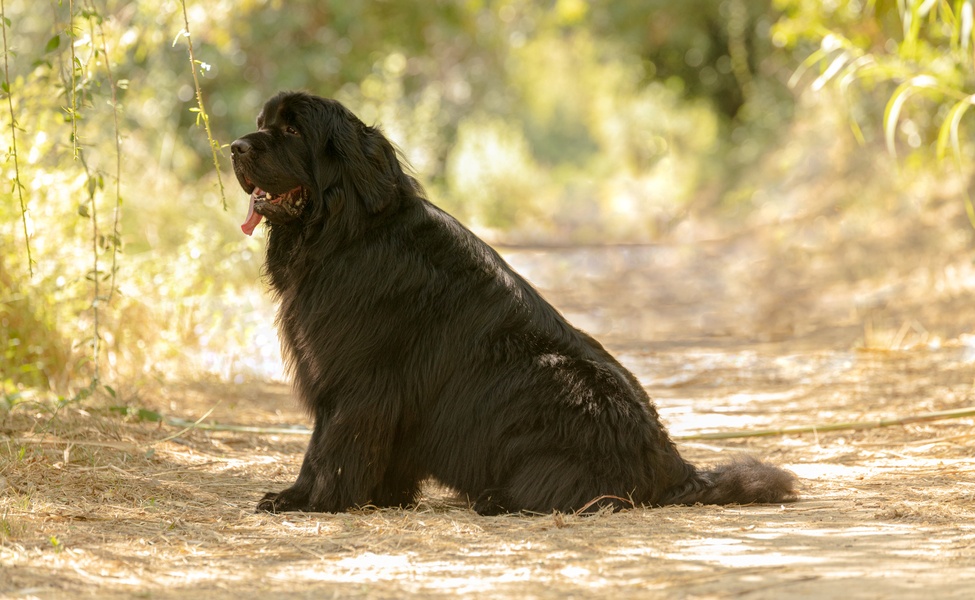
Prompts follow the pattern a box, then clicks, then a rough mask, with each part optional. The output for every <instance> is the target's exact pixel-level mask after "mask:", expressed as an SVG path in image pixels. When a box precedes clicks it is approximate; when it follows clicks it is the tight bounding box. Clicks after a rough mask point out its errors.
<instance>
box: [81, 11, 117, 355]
mask: <svg viewBox="0 0 975 600" xmlns="http://www.w3.org/2000/svg"><path fill="white" fill-rule="evenodd" d="M88 7H89V10H90V12H91V13H92V14H94V13H95V8H94V6H92V5H91V4H90V3H89V4H88ZM98 34H99V36H100V37H101V41H102V47H101V52H102V57H103V58H104V59H105V74H106V76H107V77H108V86H109V88H111V90H112V118H113V120H114V125H115V215H114V224H113V225H112V240H111V244H112V274H111V277H112V279H111V284H110V285H109V288H108V296H107V297H106V298H105V301H106V302H110V301H111V299H112V295H113V294H114V293H115V276H116V274H117V273H118V253H119V246H120V245H121V243H122V234H121V232H120V231H119V219H120V217H121V215H122V132H121V129H120V128H119V120H118V109H119V107H118V86H117V85H116V83H115V78H114V76H113V75H112V62H111V60H109V57H108V44H107V42H106V41H105V28H104V27H102V24H101V21H99V22H98ZM94 42H95V40H94V38H92V44H94ZM95 276H96V277H97V276H98V273H97V272H96V273H95ZM96 359H97V356H96Z"/></svg>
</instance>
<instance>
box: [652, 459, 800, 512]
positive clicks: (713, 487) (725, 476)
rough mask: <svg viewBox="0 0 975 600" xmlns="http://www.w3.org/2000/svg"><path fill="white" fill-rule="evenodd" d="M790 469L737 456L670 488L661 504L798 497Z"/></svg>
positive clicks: (769, 501)
mask: <svg viewBox="0 0 975 600" xmlns="http://www.w3.org/2000/svg"><path fill="white" fill-rule="evenodd" d="M796 484H797V479H796V476H795V475H793V474H792V473H790V472H788V471H786V470H784V469H780V468H779V467H776V466H773V465H770V464H768V463H763V462H761V461H759V460H758V459H756V458H752V457H745V458H738V459H735V460H733V461H731V462H729V463H725V464H723V465H718V466H717V467H714V468H712V469H708V470H703V471H698V472H697V473H696V477H693V478H692V479H691V480H690V481H688V482H687V483H685V484H684V485H682V486H680V487H679V488H677V489H675V490H672V491H671V493H670V494H668V495H667V497H666V498H664V500H663V502H661V504H697V503H701V504H752V503H757V504H774V503H778V502H794V501H795V500H797V499H798V494H797V492H796Z"/></svg>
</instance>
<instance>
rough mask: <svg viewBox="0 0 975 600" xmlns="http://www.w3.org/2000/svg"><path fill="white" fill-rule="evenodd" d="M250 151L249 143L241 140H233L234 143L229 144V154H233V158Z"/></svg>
mask: <svg viewBox="0 0 975 600" xmlns="http://www.w3.org/2000/svg"><path fill="white" fill-rule="evenodd" d="M250 149H251V143H250V142H248V141H247V140H245V139H243V138H241V139H239V140H235V141H234V143H232V144H230V153H231V154H233V155H234V156H237V155H240V154H247V153H248V152H249V151H250Z"/></svg>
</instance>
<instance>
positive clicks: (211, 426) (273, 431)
mask: <svg viewBox="0 0 975 600" xmlns="http://www.w3.org/2000/svg"><path fill="white" fill-rule="evenodd" d="M204 416H206V415H204ZM163 422H164V423H166V425H171V426H173V427H186V428H187V429H201V430H205V431H233V432H235V433H263V434H267V435H289V434H290V435H311V429H308V428H307V427H304V426H302V425H286V426H284V427H258V426H255V425H223V424H220V423H203V422H200V421H195V422H194V421H187V420H186V419H180V418H178V417H165V418H163Z"/></svg>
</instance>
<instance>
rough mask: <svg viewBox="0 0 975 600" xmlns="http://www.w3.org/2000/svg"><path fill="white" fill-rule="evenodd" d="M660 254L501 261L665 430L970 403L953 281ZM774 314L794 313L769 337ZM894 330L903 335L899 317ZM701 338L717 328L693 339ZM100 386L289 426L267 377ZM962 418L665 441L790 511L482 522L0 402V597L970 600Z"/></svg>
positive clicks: (973, 501)
mask: <svg viewBox="0 0 975 600" xmlns="http://www.w3.org/2000/svg"><path fill="white" fill-rule="evenodd" d="M663 251H665V249H660V248H656V249H649V250H646V252H648V253H650V254H651V255H650V256H645V255H641V254H640V253H639V251H638V250H633V249H616V250H613V251H596V252H595V253H594V254H592V255H589V256H581V257H580V256H571V255H569V256H567V253H560V254H557V255H556V254H551V255H549V256H548V258H546V257H545V255H544V253H537V252H527V251H526V252H522V253H511V256H510V257H511V259H512V260H513V261H514V262H516V266H517V267H518V268H519V269H521V270H523V271H526V272H527V273H528V275H529V278H530V279H533V280H534V281H536V282H539V284H540V285H541V286H542V287H543V288H544V289H545V291H546V292H547V293H549V294H550V295H551V296H552V297H553V299H554V300H555V301H556V303H557V304H558V305H559V306H561V307H562V308H563V309H564V310H565V311H566V312H567V313H568V314H569V316H570V319H572V320H573V321H575V322H578V323H579V324H580V325H582V326H584V327H585V328H587V329H589V330H591V331H593V332H594V333H596V334H597V337H600V338H601V339H604V340H606V341H607V343H608V344H609V345H610V346H611V347H612V348H613V349H614V350H615V351H616V352H617V353H618V354H619V355H620V357H621V359H622V360H623V361H624V362H625V363H626V364H627V365H628V366H629V367H630V368H631V369H632V370H633V371H634V372H635V373H636V375H637V376H638V377H639V378H640V380H641V381H642V382H643V383H644V385H646V386H647V388H648V389H650V390H651V392H652V393H653V395H654V396H655V397H656V398H657V403H658V406H659V408H660V411H661V414H662V416H663V418H664V420H665V422H666V423H667V424H668V426H669V427H670V429H671V432H672V433H674V434H675V435H678V436H687V435H691V434H698V433H707V432H717V431H728V430H758V429H769V428H788V427H793V426H799V425H806V424H809V423H813V422H815V423H820V422H827V423H829V422H834V423H839V422H847V421H855V422H867V421H877V420H880V419H890V418H895V417H903V416H910V415H916V414H920V413H930V412H934V411H945V410H954V409H960V408H964V407H969V406H972V405H973V404H975V394H973V386H972V384H973V376H975V369H973V364H975V350H973V349H972V348H973V347H975V344H972V341H971V340H972V338H970V337H965V335H964V334H963V332H964V329H960V330H959V328H963V327H968V328H969V329H970V327H971V323H972V322H975V321H973V320H971V319H970V318H971V317H975V309H972V308H971V307H972V306H975V303H973V302H972V301H971V300H972V297H973V295H975V294H973V293H972V292H973V290H972V289H969V288H966V287H965V286H964V285H962V286H960V287H959V286H956V287H954V288H951V287H950V286H947V287H946V286H942V287H941V288H939V289H941V290H948V291H943V292H938V293H929V294H926V295H922V294H916V293H915V292H914V291H912V290H908V291H907V292H905V293H904V294H902V295H901V296H896V295H891V296H890V297H888V298H887V299H886V300H885V301H886V302H887V303H888V306H889V308H876V307H874V308H870V312H869V313H867V312H862V311H861V312H859V313H858V312H856V311H851V310H850V309H849V306H853V305H854V304H855V302H854V300H855V299H856V298H857V297H860V296H859V295H863V294H868V295H869V294H872V293H875V290H873V289H871V288H870V286H867V287H866V289H864V284H863V282H862V281H858V282H842V281H840V282H839V283H836V282H834V283H832V284H829V285H825V284H824V282H821V281H817V280H815V278H811V279H803V278H802V277H798V276H797V277H798V279H796V280H789V281H788V282H786V283H787V285H786V286H785V288H784V289H785V292H782V289H783V288H779V287H776V286H764V287H763V286H761V285H758V283H757V280H758V279H760V278H761V277H762V276H763V274H762V273H761V272H755V271H754V269H753V270H752V271H749V272H748V273H749V274H748V276H749V277H752V278H753V279H752V281H751V283H749V282H747V281H744V282H743V281H742V277H745V273H744V272H743V271H741V270H737V271H736V270H735V268H734V264H731V263H727V262H724V263H723V262H722V261H723V260H725V257H726V256H727V254H726V253H725V254H720V255H718V259H716V258H715V255H713V254H704V255H701V256H697V257H695V256H691V257H690V258H686V256H687V253H686V251H685V250H684V249H680V248H678V249H675V250H674V255H673V256H670V257H669V259H668V257H667V256H663V257H661V252H663ZM682 257H684V258H682ZM670 259H672V260H670ZM566 261H567V262H568V263H570V264H575V265H578V264H587V265H589V270H588V271H580V270H576V271H574V273H575V276H576V279H575V280H573V281H572V283H571V286H570V285H569V284H568V283H566V284H564V285H563V284H560V283H559V282H561V281H568V278H567V277H563V275H564V274H561V275H560V271H559V269H560V268H561V266H560V265H563V264H566ZM682 261H683V262H682ZM735 264H738V263H735ZM742 264H751V265H754V264H755V263H754V262H751V263H748V261H747V260H746V261H743V263H742ZM959 269H961V270H960V271H956V272H967V271H964V265H962V266H961V267H959ZM580 273H581V275H580ZM718 273H728V275H727V277H728V279H726V280H721V281H718V280H716V279H714V278H715V277H719V275H718ZM834 273H835V271H834ZM614 277H615V278H616V279H614ZM803 277H804V276H803ZM715 281H718V283H715ZM560 285H563V287H560ZM876 285H877V286H880V284H879V283H878V284H876ZM884 285H886V284H884ZM966 285H968V284H966ZM715 286H718V287H719V288H721V289H723V290H724V292H725V293H724V295H723V296H718V295H715V294H714V293H712V292H713V288H714V287H715ZM800 288H801V289H800ZM624 289H625V290H626V293H625V294H624V293H622V292H621V290H624ZM884 289H886V288H884ZM905 289H907V288H905ZM709 290H711V291H709ZM755 290H762V293H761V294H757V293H755ZM796 290H800V292H801V291H802V290H805V291H804V292H802V293H800V292H797V291H796ZM811 290H815V291H816V293H815V294H813V293H812V292H811ZM952 290H954V291H952ZM777 293H778V294H780V295H779V296H776V295H775V294H777ZM885 293H886V292H885ZM797 294H798V296H797ZM939 294H940V295H939ZM796 297H801V298H802V304H801V305H797V304H796V301H795V300H794V299H795V298H796ZM688 298H691V299H693V298H696V300H693V302H696V304H694V303H692V304H691V305H688V304H687V302H688V301H691V300H688ZM776 298H778V300H776ZM966 298H967V300H965V301H964V302H963V301H962V300H963V299H966ZM915 299H916V300H917V301H915ZM774 306H785V307H792V308H795V307H796V306H799V307H800V308H801V310H802V311H803V312H802V315H803V318H802V319H801V320H795V316H793V317H790V318H792V319H793V321H791V322H792V323H793V325H790V326H789V327H787V328H785V329H784V330H783V331H786V332H787V333H788V332H791V333H788V335H786V334H783V333H781V331H780V330H778V329H776V327H778V326H779V325H781V324H782V323H783V321H782V319H783V318H785V317H782V314H783V312H782V311H778V310H771V309H770V308H769V307H774ZM841 306H846V307H847V308H846V309H845V310H846V312H845V313H844V312H843V310H842V309H838V308H837V307H841ZM871 306H873V305H871ZM866 310H867V309H863V311H866ZM915 317H917V318H922V317H923V320H924V322H925V327H926V329H925V330H924V331H926V332H928V333H927V334H926V335H927V337H924V339H922V334H921V333H920V332H921V331H922V330H921V329H918V328H916V327H910V328H908V330H905V329H904V328H903V327H902V323H905V322H908V320H909V319H912V318H915ZM767 319H773V321H774V323H775V324H776V326H775V327H772V325H768V321H767ZM939 319H941V320H940V321H939ZM966 319H968V320H967V321H965V320H966ZM959 321H965V322H967V323H968V325H967V326H966V325H964V324H960V323H957V322H959ZM866 322H870V323H872V324H873V325H872V329H871V331H872V333H870V335H869V336H868V335H867V328H866V327H865V325H864V323H866ZM953 327H954V328H955V329H952V328H953ZM715 328H719V329H720V330H721V331H723V332H724V333H723V334H722V335H718V336H712V337H710V338H708V337H705V336H704V333H703V332H706V331H715V330H716V329H715ZM885 331H887V332H891V333H890V335H889V336H888V337H886V338H884V337H883V336H884V335H886V334H885V333H884V332H885ZM768 332H773V333H775V335H771V334H770V335H769V336H766V335H765V334H766V333H768ZM938 332H941V333H938ZM783 336H784V337H783ZM870 336H873V337H870ZM935 336H940V338H938V339H936V337H935ZM880 339H887V340H897V343H896V344H894V343H888V344H887V345H879V344H878V343H877V340H880ZM646 340H653V341H652V342H646ZM857 347H859V348H860V349H859V350H858V349H857ZM121 398H122V399H123V400H124V401H125V402H127V403H128V404H130V405H131V406H136V407H143V408H146V409H149V410H154V411H158V412H160V413H164V414H167V415H171V416H174V417H179V418H182V419H186V420H188V421H190V422H193V421H196V420H197V419H199V418H200V417H201V416H203V415H206V414H207V413H208V411H212V412H210V413H209V416H208V417H207V419H206V421H207V422H215V423H235V424H243V425H251V426H259V427H271V426H273V427H283V426H287V425H291V424H304V423H306V417H305V416H304V415H303V414H301V412H300V411H299V410H297V408H296V407H295V406H294V403H293V402H292V400H291V399H290V396H289V394H288V391H287V389H286V388H285V387H284V386H281V385H274V384H267V385H250V384H249V385H242V386H223V385H218V384H177V383H170V384H167V385H155V384H154V385H153V386H151V387H149V386H140V387H138V388H132V389H129V390H121ZM973 426H975V420H973V418H972V417H970V416H968V417H963V418H957V419H952V420H943V421H935V422H921V423H910V424H905V425H900V426H895V427H888V428H883V429H872V430H863V431H839V432H822V431H818V430H817V431H811V432H808V433H802V434H791V435H786V436H774V437H763V438H748V439H724V440H722V439H713V440H694V441H691V440H687V441H684V442H682V444H681V445H682V449H683V451H684V452H685V454H686V455H687V456H688V457H689V458H691V459H692V460H694V461H695V462H699V463H711V462H718V461H721V460H723V459H725V458H727V457H728V456H729V455H733V454H734V453H738V452H748V453H752V454H756V455H760V456H764V457H766V458H768V459H770V460H772V461H773V462H776V463H779V464H782V465H784V466H786V467H787V468H790V469H792V470H793V471H794V472H796V474H797V475H799V477H800V478H801V479H802V500H801V501H800V502H798V503H795V504H788V505H783V506H779V505H773V506H727V507H713V506H695V507H666V508H661V509H647V508H635V509H632V510H625V511H621V512H618V513H615V514H614V513H608V512H601V513H598V514H596V515H594V516H589V517H580V516H574V515H560V514H552V515H540V516H525V515H508V516H501V517H491V518H486V517H480V516H478V515H476V514H475V513H473V512H472V511H471V510H469V509H468V508H467V506H466V505H465V503H464V502H462V501H460V500H458V499H456V498H453V497H451V495H450V494H449V492H447V491H446V490H442V489H439V488H437V487H436V486H429V487H428V488H427V489H426V490H425V493H424V496H423V498H422V500H421V502H420V503H419V504H418V505H417V506H416V507H415V508H413V509H410V510H369V509H364V510H360V511H356V512H352V513H348V514H337V515H321V514H285V515H266V514H255V513H254V512H253V509H254V506H255V504H256V501H257V499H258V498H259V497H260V496H261V495H262V494H263V493H264V492H265V491H268V490H274V489H279V488H281V487H283V486H286V485H288V484H289V483H290V482H291V481H292V480H293V478H294V477H295V475H296V472H297V469H298V466H299V464H300V459H301V454H302V452H303V450H304V444H305V442H306V438H304V437H302V436H300V435H287V434H283V433H256V432H237V431H209V430H200V429H188V430H185V431H184V429H186V428H184V427H172V426H170V425H166V424H162V423H155V422H144V421H143V422H140V421H137V420H133V419H126V418H120V417H119V416H118V414H117V413H114V412H110V411H107V410H106V409H105V406H103V405H100V404H98V403H89V404H87V405H85V406H84V407H77V406H74V407H66V408H63V409H61V410H60V411H59V412H58V413H57V414H56V415H53V416H52V415H51V414H50V413H49V412H47V411H45V410H43V409H42V407H41V406H39V405H33V404H29V403H24V404H20V405H18V406H16V407H15V408H14V409H13V410H10V411H6V410H5V411H4V412H0V596H3V597H15V598H30V597H38V598H62V597H98V598H112V597H120V598H130V597H147V598H170V597H173V598H194V597H204V596H205V597H207V598H224V597H226V598H250V597H267V596H278V595H288V596H294V597H309V598H311V597H314V598H321V597H340V598H346V597H351V598H404V597H417V598H436V597H456V596H470V597H478V598H514V597H517V598H539V599H548V598H552V599H554V598H565V597H576V598H584V597H592V598H604V597H624V598H626V597H632V598H647V597H651V598H652V597H667V598H675V597H677V598H775V599H781V598H808V597H843V598H893V597H905V598H907V597H917V596H921V595H923V596H925V597H931V598H968V597H969V596H970V594H971V589H973V588H975V525H973V523H975V459H973V456H975V434H973V431H975V429H973Z"/></svg>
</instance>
